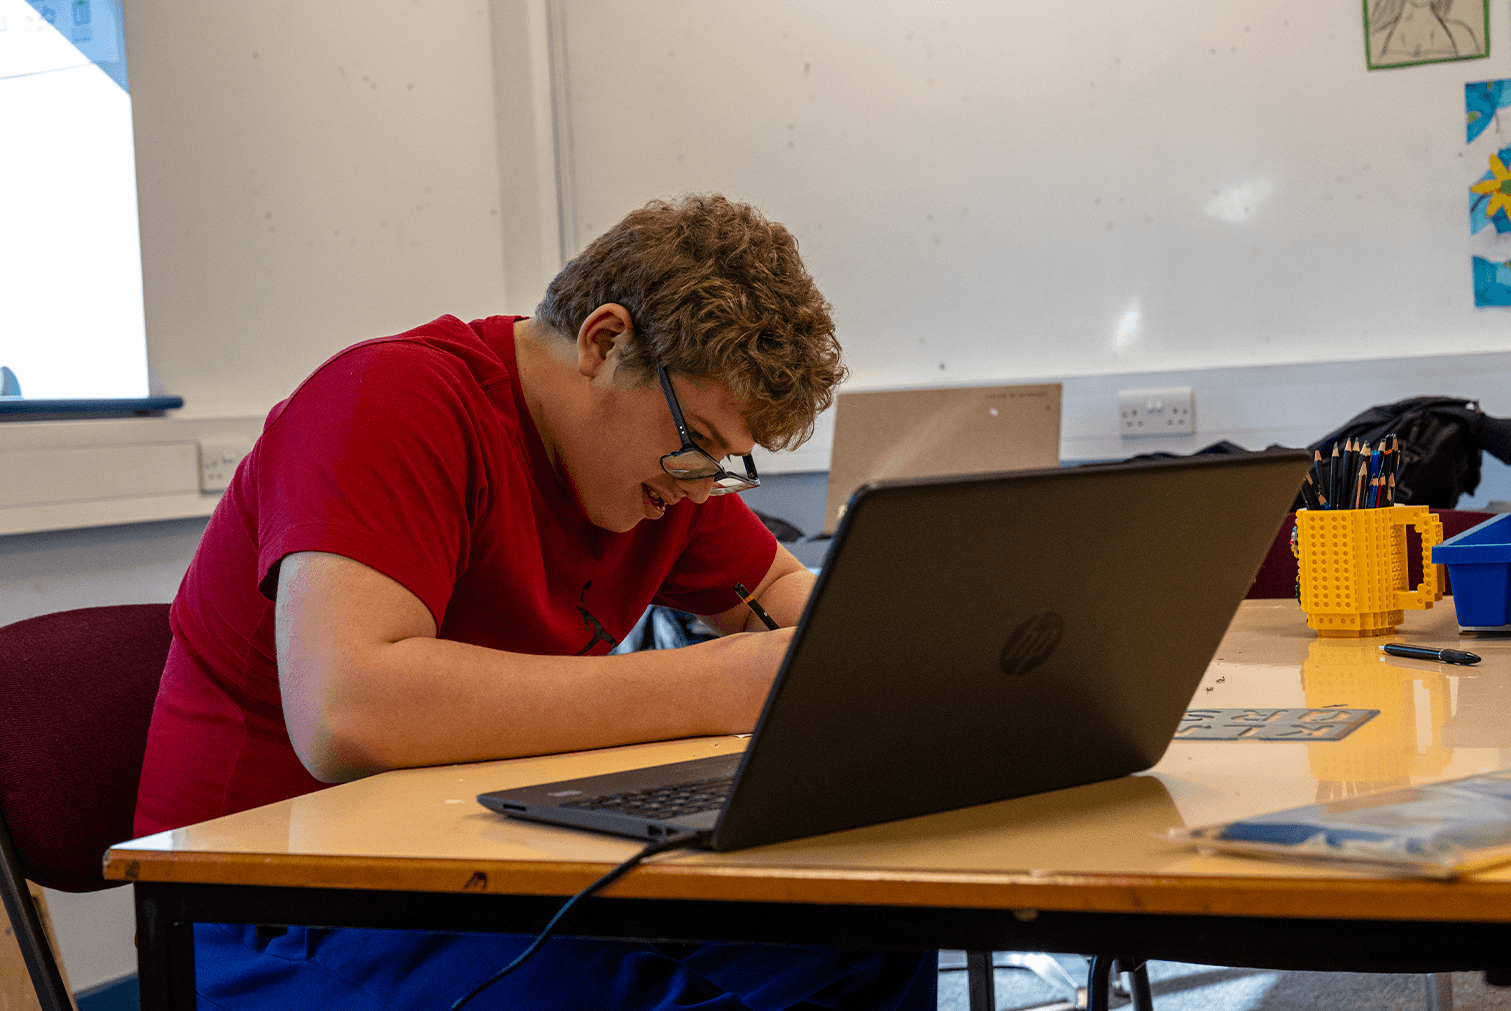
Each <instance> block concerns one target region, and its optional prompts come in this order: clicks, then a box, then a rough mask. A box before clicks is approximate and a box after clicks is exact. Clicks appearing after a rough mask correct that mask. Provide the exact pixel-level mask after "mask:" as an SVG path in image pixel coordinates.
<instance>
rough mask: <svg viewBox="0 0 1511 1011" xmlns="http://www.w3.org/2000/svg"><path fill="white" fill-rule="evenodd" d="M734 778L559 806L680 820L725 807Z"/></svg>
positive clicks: (607, 796) (609, 795)
mask: <svg viewBox="0 0 1511 1011" xmlns="http://www.w3.org/2000/svg"><path fill="white" fill-rule="evenodd" d="M733 786H734V777H733V776H727V777H725V778H722V779H706V780H701V781H699V782H696V783H676V784H674V785H671V786H658V787H656V788H654V789H651V790H633V791H630V792H628V793H611V794H606V795H604V796H602V797H585V798H583V799H582V800H574V801H571V802H569V803H565V804H562V805H561V806H562V807H575V808H580V809H582V810H585V811H618V812H619V813H620V814H634V815H640V816H641V817H644V818H660V819H668V818H680V817H682V816H683V815H689V814H698V813H699V812H701V811H712V810H715V809H717V808H721V807H723V806H724V801H725V800H727V799H728V798H729V790H730V788H731V787H733Z"/></svg>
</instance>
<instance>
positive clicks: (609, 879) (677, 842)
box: [451, 832, 707, 1011]
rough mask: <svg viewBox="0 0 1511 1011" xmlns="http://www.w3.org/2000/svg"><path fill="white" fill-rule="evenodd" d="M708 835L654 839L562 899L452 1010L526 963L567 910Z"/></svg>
mask: <svg viewBox="0 0 1511 1011" xmlns="http://www.w3.org/2000/svg"><path fill="white" fill-rule="evenodd" d="M706 836H707V833H706V832H683V833H681V834H680V835H674V836H668V837H667V838H665V839H663V840H661V841H660V842H653V843H651V844H650V845H648V846H646V847H645V848H644V849H642V850H641V851H640V852H639V853H636V854H635V855H634V856H632V857H630V858H629V859H628V860H626V861H625V862H624V863H622V864H620V865H619V866H618V867H615V868H614V869H613V870H611V871H609V872H608V873H607V874H605V875H604V876H603V877H601V878H599V879H598V880H597V881H595V882H593V883H592V884H591V885H588V886H587V887H586V888H584V889H583V890H582V891H580V892H578V893H577V894H576V895H574V896H572V897H571V898H570V899H568V900H567V901H566V902H564V903H562V906H561V908H560V909H558V910H557V911H556V915H555V916H553V917H551V920H550V922H549V923H547V924H546V926H545V929H544V930H542V931H541V932H540V933H539V934H537V935H536V937H535V940H533V941H531V942H530V946H529V947H528V948H526V949H525V950H524V951H522V952H520V953H519V957H518V958H516V959H515V960H514V961H512V962H510V963H509V964H508V965H506V966H504V967H503V968H502V969H500V970H499V971H498V972H496V973H494V974H493V975H492V976H490V977H489V978H488V979H486V980H484V981H483V982H482V983H480V984H478V985H477V987H475V988H474V989H473V991H472V992H471V993H469V994H467V995H466V996H465V997H462V998H460V999H458V1000H457V1002H456V1003H455V1004H452V1005H451V1011H457V1009H458V1008H460V1007H461V1006H462V1005H464V1004H466V1003H467V1002H468V1001H470V1000H471V999H472V998H474V997H476V996H477V995H478V994H480V993H482V992H483V991H484V990H486V989H488V988H489V987H490V986H492V985H493V984H494V983H497V982H498V981H499V980H501V979H503V978H504V977H505V976H507V975H509V973H511V972H513V971H514V970H515V969H518V968H519V967H520V966H521V965H523V964H524V962H525V959H527V958H529V957H530V956H531V955H533V954H535V952H536V951H538V950H539V949H540V946H541V945H542V944H544V943H545V941H546V938H548V937H550V936H551V934H552V932H553V931H555V930H556V928H557V927H558V926H559V925H560V924H561V921H562V917H564V916H566V915H567V913H568V912H569V911H570V910H571V909H572V907H573V906H575V905H577V903H578V902H579V901H581V900H582V899H585V898H587V897H588V896H590V895H592V894H593V893H594V892H597V891H599V890H601V889H603V888H606V887H607V886H609V885H611V884H613V883H614V882H615V881H618V880H619V879H620V878H621V877H623V876H624V875H625V874H627V873H629V872H630V871H631V870H632V869H633V868H634V867H635V866H636V865H637V864H639V863H640V861H642V860H644V859H645V858H646V857H653V856H655V855H656V854H657V853H665V852H666V851H667V850H675V849H681V848H682V847H684V846H690V845H693V844H694V843H698V842H701V841H702V840H703V839H704V838H705V837H706Z"/></svg>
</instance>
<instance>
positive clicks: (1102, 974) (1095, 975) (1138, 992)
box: [1086, 955, 1154, 1011]
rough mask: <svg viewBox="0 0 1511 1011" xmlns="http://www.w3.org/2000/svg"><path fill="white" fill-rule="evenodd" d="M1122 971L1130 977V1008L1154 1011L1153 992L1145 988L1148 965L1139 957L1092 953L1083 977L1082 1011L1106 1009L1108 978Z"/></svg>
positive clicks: (1109, 990)
mask: <svg viewBox="0 0 1511 1011" xmlns="http://www.w3.org/2000/svg"><path fill="white" fill-rule="evenodd" d="M1119 971H1123V972H1126V973H1128V975H1129V977H1130V980H1129V981H1130V984H1131V985H1130V987H1129V992H1130V994H1131V995H1132V996H1133V1008H1134V1011H1154V995H1153V993H1151V991H1150V989H1149V967H1148V965H1147V964H1145V962H1144V960H1143V959H1142V958H1129V957H1127V956H1126V955H1125V956H1123V957H1121V958H1119V957H1118V956H1116V955H1095V956H1093V957H1092V959H1091V970H1090V971H1089V972H1088V973H1087V976H1086V1011H1108V1009H1109V1008H1110V1007H1111V1006H1112V981H1113V979H1115V978H1116V976H1117V973H1118V972H1119Z"/></svg>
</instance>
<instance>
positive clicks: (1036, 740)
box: [711, 451, 1308, 849]
mask: <svg viewBox="0 0 1511 1011" xmlns="http://www.w3.org/2000/svg"><path fill="white" fill-rule="evenodd" d="M1307 466H1308V459H1307V456H1306V454H1304V453H1301V452H1297V451H1280V452H1273V453H1265V454H1255V455H1250V456H1243V457H1195V458H1185V459H1179V460H1169V461H1149V462H1141V463H1132V464H1121V465H1112V466H1105V467H1081V468H1064V469H1055V470H1044V471H1031V472H1022V473H1014V474H998V475H982V476H977V477H967V478H947V479H920V480H914V481H900V482H883V483H880V484H875V485H870V486H867V487H865V488H863V489H861V491H860V492H858V493H857V494H856V496H855V497H854V498H853V499H852V501H851V503H850V507H849V508H848V509H847V510H846V513H845V516H844V519H843V520H842V522H841V524H840V527H839V530H838V532H837V534H836V543H835V545H834V547H833V549H832V550H831V552H830V554H829V560H828V563H827V564H826V566H825V568H824V570H823V572H822V574H821V575H820V577H819V582H818V586H817V587H816V589H815V591H814V593H813V595H812V597H811V598H810V600H809V603H808V606H807V610H806V612H805V614H804V616H803V620H802V622H801V623H800V625H799V628H798V631H797V633H796V636H795V638H794V641H793V644H792V646H791V648H790V649H789V651H788V654H787V658H786V661H785V663H784V664H783V668H782V672H781V673H780V675H779V676H778V679H777V683H776V685H775V686H774V687H773V689H772V692H771V694H770V696H769V697H768V699H767V702H766V708H765V710H764V712H763V714H762V716H761V719H760V722H759V724H758V725H757V729H756V732H755V736H754V738H753V740H752V741H751V743H750V747H749V748H748V749H747V751H746V752H745V756H744V760H743V762H742V764H741V767H740V770H739V773H738V776H737V778H736V781H735V786H734V791H733V793H732V795H731V796H730V799H729V801H728V803H727V805H726V806H725V808H724V811H723V813H722V815H721V817H720V819H719V821H718V823H717V826H716V828H715V830H714V833H713V837H712V840H711V844H712V846H713V847H714V848H716V849H737V848H742V847H746V846H754V845H759V844H763V843H770V842H776V841H780V840H784V839H792V838H798V837H801V836H807V835H814V834H818V833H823V832H833V831H836V830H839V829H845V828H853V827H858V826H862V825H871V824H875V823H877V822H882V821H890V820H893V819H897V818H904V817H909V816H913V815H920V814H926V813H930V812H934V811H943V810H949V809H952V808H957V807H965V806H968V805H973V804H982V803H987V802H990V801H996V800H1002V799H1006V798H1009V797H1016V796H1021V795H1025V794H1030V793H1038V792H1042V791H1046V790H1053V789H1059V788H1062V787H1067V786H1074V785H1078V784H1081V783H1088V782H1093V781H1096V780H1103V779H1110V778H1113V777H1116V776H1122V775H1126V774H1128V773H1131V772H1137V771H1139V770H1142V769H1146V768H1148V767H1150V766H1152V765H1154V764H1155V763H1156V762H1158V761H1159V759H1160V757H1161V756H1162V755H1163V754H1164V752H1165V749H1166V747H1167V746H1168V745H1169V743H1170V740H1171V737H1172V735H1173V734H1174V732H1175V730H1176V727H1177V726H1178V725H1179V722H1180V719H1181V716H1182V714H1183V713H1184V711H1185V709H1186V706H1187V704H1188V703H1189V702H1190V700H1191V697H1192V694H1193V693H1194V692H1195V691H1196V688H1197V686H1198V684H1199V683H1200V680H1201V677H1202V675H1203V673H1204V672H1205V670H1206V667H1207V664H1208V662H1209V661H1210V660H1211V658H1212V656H1213V654H1214V653H1215V652H1216V649H1217V645H1218V642H1219V641H1220V640H1221V638H1222V636H1223V633H1224V632H1225V631H1226V629H1227V626H1228V623H1229V621H1230V620H1231V619H1232V617H1233V614H1234V612H1235V611H1236V610H1237V607H1238V604H1239V602H1240V601H1241V600H1242V599H1243V597H1244V595H1245V593H1246V592H1247V590H1248V587H1249V585H1250V583H1251V582H1252V581H1253V578H1254V574H1255V572H1256V571H1257V570H1258V567H1259V564H1260V562H1261V561H1262V560H1263V558H1264V555H1265V553H1266V551H1267V550H1268V548H1269V546H1270V544H1271V543H1272V542H1273V540H1274V537H1275V534H1276V531H1277V529H1278V528H1279V525H1280V521H1281V519H1282V518H1283V517H1284V515H1285V513H1286V511H1287V509H1288V508H1289V505H1290V503H1291V501H1292V500H1293V498H1294V496H1295V494H1296V489H1297V488H1298V486H1299V485H1300V483H1301V480H1302V476H1303V475H1304V474H1305V472H1306V468H1307Z"/></svg>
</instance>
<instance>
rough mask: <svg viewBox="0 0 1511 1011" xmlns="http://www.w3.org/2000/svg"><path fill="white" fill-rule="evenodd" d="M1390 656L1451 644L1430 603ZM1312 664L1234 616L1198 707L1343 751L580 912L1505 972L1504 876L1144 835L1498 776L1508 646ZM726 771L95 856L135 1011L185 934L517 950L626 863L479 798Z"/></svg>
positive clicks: (814, 844) (1179, 760) (935, 939)
mask: <svg viewBox="0 0 1511 1011" xmlns="http://www.w3.org/2000/svg"><path fill="white" fill-rule="evenodd" d="M1400 631H1401V634H1400V636H1399V637H1398V638H1400V639H1403V640H1407V641H1413V642H1438V643H1441V644H1444V645H1450V644H1458V642H1459V637H1458V635H1457V625H1456V623H1455V622H1454V617H1453V608H1452V602H1451V600H1450V601H1444V602H1443V603H1442V604H1439V605H1438V606H1437V607H1436V608H1435V609H1433V610H1431V611H1427V612H1410V611H1409V612H1407V616H1406V623H1405V624H1404V625H1403V626H1402V628H1401V630H1400ZM1382 641H1388V640H1385V639H1369V640H1359V641H1343V640H1332V639H1318V638H1316V636H1315V635H1313V634H1312V633H1311V632H1310V631H1308V630H1307V629H1306V628H1305V626H1304V624H1303V622H1302V617H1301V614H1300V612H1299V610H1298V609H1297V607H1296V604H1295V602H1294V601H1246V602H1245V603H1244V605H1243V607H1242V609H1241V610H1240V612H1239V614H1238V617H1237V618H1236V619H1235V621H1234V623H1233V626H1232V628H1230V629H1229V632H1228V635H1227V637H1226V638H1225V639H1224V640H1223V643H1222V646H1221V648H1220V649H1219V651H1218V655H1217V658H1216V659H1215V660H1214V661H1213V663H1212V665H1211V667H1210V669H1209V670H1208V672H1207V675H1206V677H1205V679H1204V680H1203V682H1202V685H1201V687H1200V688H1198V690H1197V692H1196V697H1195V699H1194V700H1193V704H1194V705H1195V706H1198V707H1207V706H1211V707H1241V706H1253V707H1266V708H1273V707H1300V706H1309V707H1317V708H1321V707H1324V706H1330V705H1343V706H1348V707H1352V708H1369V709H1378V710H1380V715H1379V716H1377V717H1375V718H1374V719H1373V720H1371V721H1370V722H1369V723H1367V724H1365V725H1364V726H1362V727H1360V728H1359V729H1357V730H1355V731H1354V732H1353V733H1352V734H1350V735H1349V736H1348V737H1347V738H1345V739H1343V740H1341V741H1326V742H1183V741H1176V742H1175V743H1173V744H1172V745H1171V747H1170V750H1169V752H1168V753H1167V754H1166V756H1165V758H1164V760H1163V761H1162V762H1160V764H1159V765H1158V766H1157V767H1156V768H1155V769H1154V770H1152V772H1151V773H1149V774H1146V775H1141V776H1130V777H1125V778H1123V779H1120V780H1115V781H1112V782H1107V783H1098V784H1093V785H1090V786H1084V787H1078V788H1075V789H1071V790H1062V791H1058V792H1056V793H1052V794H1044V795H1040V796H1036V797H1025V798H1021V799H1018V800H1012V801H1005V802H1002V803H999V804H990V805H985V806H982V807H977V808H970V809H966V810H962V811H953V812H948V813H945V814H939V815H931V816H928V817H924V818H915V819H909V820H906V821H901V822H894V823H890V824H886V825H878V826H873V827H871V828H866V829H858V830H855V831H850V832H842V833H836V834H834V835H829V836H822V837H817V838H811V839H801V840H796V841H793V842H788V843H782V844H778V845H774V846H767V847H761V848H757V849H752V850H744V851H740V852H735V853H709V852H679V853H669V854H665V855H663V856H661V857H658V858H655V859H654V860H652V861H650V862H648V863H647V865H645V866H644V867H642V868H640V869H638V870H636V871H635V872H633V873H632V874H630V875H628V876H627V877H626V878H624V879H623V880H622V881H620V882H618V883H616V884H614V885H613V886H611V887H610V888H609V889H608V890H607V891H606V893H605V895H604V897H602V898H595V899H593V900H591V901H590V902H588V903H587V904H585V907H584V909H583V910H582V914H581V915H580V917H579V918H578V919H577V920H576V921H575V924H574V926H573V932H574V933H578V934H582V935H588V936H600V937H645V938H659V939H667V940H672V939H680V940H724V941H755V942H759V941H777V940H790V941H803V942H820V943H843V944H850V945H869V946H894V947H911V948H934V947H944V948H966V949H976V950H982V949H993V950H1033V951H1066V952H1084V953H1090V952H1110V953H1117V954H1128V955H1136V956H1140V957H1150V958H1159V957H1164V958H1179V959H1184V960H1188V961H1201V962H1210V963H1215V964H1227V965H1252V966H1276V967H1313V968H1322V967H1330V968H1339V969H1357V970H1361V971H1363V970H1368V971H1397V972H1410V971H1421V972H1425V971H1442V970H1445V969H1450V968H1451V969H1484V968H1505V967H1511V955H1508V954H1507V952H1511V869H1502V870H1498V871H1491V872H1487V873H1485V874H1482V875H1478V876H1476V877H1474V878H1471V879H1465V880H1461V881H1457V882H1448V883H1444V882H1427V881H1401V880H1390V879H1381V878H1374V877H1370V876H1368V875H1365V874H1360V873H1350V872H1343V871H1332V870H1319V869H1314V868H1310V867H1300V866H1295V865H1287V864H1280V863H1271V862H1266V861H1261V860H1254V859H1247V858H1239V857H1219V856H1201V855H1198V854H1196V853H1195V852H1193V851H1192V850H1190V849H1186V848H1182V847H1177V846H1174V845H1171V844H1169V843H1167V842H1165V841H1163V840H1162V839H1160V838H1159V837H1158V836H1157V833H1159V832H1161V831H1162V830H1164V829H1165V828H1167V827H1169V826H1171V825H1179V824H1189V825H1198V824H1207V823H1210V822H1215V821H1222V820H1226V819H1229V818H1233V817H1237V816H1241V815H1245V814H1253V813H1257V812H1261V811H1266V810H1272V809H1276V808H1284V807H1291V806H1295V805H1299V804H1305V803H1311V802H1313V801H1315V800H1317V799H1318V798H1319V797H1322V798H1332V797H1342V796H1347V795H1350V794H1351V793H1354V792H1358V791H1360V790H1362V789H1364V788H1367V787H1372V786H1379V785H1384V784H1391V783H1407V782H1413V783H1420V782H1428V781H1432V780H1438V779H1446V778H1452V777H1456V776H1462V775H1469V774H1471V773H1476V772H1481V771H1485V770H1488V769H1495V768H1500V767H1504V766H1508V765H1511V750H1508V749H1511V639H1477V640H1475V641H1474V643H1473V645H1472V646H1471V648H1472V649H1473V650H1474V651H1475V652H1477V653H1479V654H1481V655H1482V656H1483V657H1484V662H1483V663H1482V664H1480V665H1479V666H1478V667H1452V666H1448V665H1439V664H1433V663H1423V662H1418V661H1411V660H1403V659H1399V658H1395V657H1385V656H1384V654H1381V653H1380V652H1379V651H1378V649H1377V646H1378V645H1379V643H1380V642H1382ZM742 747H744V741H743V740H740V739H735V738H710V739H702V740H693V741H678V742H669V743H660V744H647V745H639V746H635V747H628V748H617V749H612V750H609V751H602V752H593V753H581V754H571V755H557V756H550V757H545V758H531V759H520V760H515V761H508V762H491V763H484V764H479V765H466V766H449V767H442V768H433V769H413V770H403V771H399V772H392V773H387V774H384V775H381V776H375V777H373V778H371V779H366V780H362V781H359V782H355V783H349V784H346V785H343V786H338V787H333V788H331V789H329V790H324V791H321V792H319V793H315V794H310V795H308V796H304V797H299V798H296V799H294V800H290V801H285V802H282V803H278V804H273V805H269V806H267V807H263V808H259V809H257V810H253V811H247V812H243V813H241V814H237V815H232V816H229V817H226V818H220V819H217V820H215V821H210V822H205V823H203V824H200V825H194V826H191V827H189V828H185V829H180V830H177V831H173V832H165V833H160V834H158V835H154V836H149V837H147V838H144V839H138V840H134V841H132V842H128V843H123V844H121V845H119V846H116V847H114V848H113V849H111V850H110V852H109V853H108V854H107V855H106V867H105V876H106V877H107V878H111V879H116V880H126V881H132V882H135V883H136V897H137V916H138V929H139V935H138V936H139V942H140V945H141V952H140V964H141V986H142V995H143V997H142V1001H143V1006H144V1007H164V1008H167V1007H184V1008H189V1007H192V1006H193V997H192V985H191V984H192V973H193V948H192V943H191V941H192V935H191V926H190V924H191V923H192V922H193V921H195V920H199V921H206V922H235V923H247V922H254V923H298V924H322V925H327V926H367V927H418V928H428V929H442V928H451V929H460V930H469V929H470V930H514V931H520V932H529V931H535V930H538V929H539V928H540V927H542V926H543V925H544V923H545V920H546V919H547V918H548V917H549V916H550V914H551V913H552V912H553V911H554V910H555V908H556V907H557V906H558V905H559V903H560V901H561V897H562V896H564V895H568V894H571V893H573V892H575V891H577V890H578V889H579V888H581V887H582V886H584V885H586V884H587V883H588V882H590V881H592V880H593V879H595V878H597V877H598V876H599V875H601V874H602V873H604V872H605V871H607V870H608V869H609V868H610V867H611V866H613V865H614V864H616V863H618V862H620V861H621V860H623V859H625V858H627V857H628V856H630V855H631V854H632V853H633V852H634V851H635V849H636V844H635V843H633V842H629V841H621V840H617V839H612V838H606V837H599V836H594V835H590V834H588V833H580V832H575V831H570V830H567V829H557V828H550V827H546V826H536V825H531V824H528V823H525V822H516V821H510V820H507V819H504V818H501V817H499V816H497V815H494V814H491V813H490V812H488V811H486V810H484V809H483V808H482V807H480V806H478V804H477V803H476V802H475V800H474V799H473V798H474V796H475V795H476V794H478V793H481V792H485V791H488V790H495V789H500V788H504V787H510V786H519V785H525V784H530V783H537V782H547V781H550V780H553V779H561V778H565V777H568V776H575V775H581V774H586V773H591V772H601V771H607V770H611V769H621V768H631V767H635V766H639V765H648V764H654V763H659V762H666V761H675V760H679V759H684V758H691V757H696V756H699V755H705V754H713V753H718V752H721V751H729V750H732V749H738V748H742Z"/></svg>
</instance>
